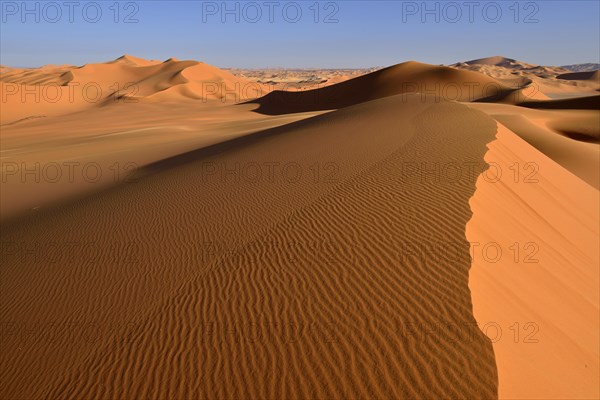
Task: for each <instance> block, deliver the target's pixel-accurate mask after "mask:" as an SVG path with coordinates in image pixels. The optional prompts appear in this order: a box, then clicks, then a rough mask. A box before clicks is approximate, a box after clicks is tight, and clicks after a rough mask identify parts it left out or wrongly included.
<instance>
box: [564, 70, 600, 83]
mask: <svg viewBox="0 0 600 400" xmlns="http://www.w3.org/2000/svg"><path fill="white" fill-rule="evenodd" d="M556 79H566V80H581V81H587V80H589V81H595V82H598V81H600V71H585V72H570V73H566V74H560V75H558V76H557V77H556Z"/></svg>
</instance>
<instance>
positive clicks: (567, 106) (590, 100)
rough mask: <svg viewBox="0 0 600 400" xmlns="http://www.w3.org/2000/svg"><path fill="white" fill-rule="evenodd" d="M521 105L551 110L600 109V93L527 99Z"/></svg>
mask: <svg viewBox="0 0 600 400" xmlns="http://www.w3.org/2000/svg"><path fill="white" fill-rule="evenodd" d="M519 105H520V106H522V107H527V108H538V109H549V110H600V95H598V96H586V97H576V98H572V99H560V100H546V101H525V102H522V103H520V104H519Z"/></svg>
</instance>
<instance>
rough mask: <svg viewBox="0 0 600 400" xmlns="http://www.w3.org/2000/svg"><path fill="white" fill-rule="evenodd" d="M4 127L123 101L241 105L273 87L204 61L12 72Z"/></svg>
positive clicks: (5, 91) (6, 84)
mask: <svg viewBox="0 0 600 400" xmlns="http://www.w3.org/2000/svg"><path fill="white" fill-rule="evenodd" d="M0 81H1V82H0V84H1V86H0V96H1V97H2V113H1V116H0V122H1V123H2V124H7V123H15V122H18V121H20V120H24V119H30V118H32V117H35V118H41V117H53V116H58V115H64V114H70V113H74V112H80V111H83V110H89V109H92V108H95V107H99V106H107V105H113V104H115V103H123V102H140V101H161V102H165V101H180V100H186V99H193V100H201V103H203V102H208V101H214V100H219V101H227V102H231V103H237V102H240V101H243V100H247V99H253V98H256V97H260V96H262V95H264V94H266V93H267V92H268V90H269V89H268V87H266V86H264V85H261V84H259V83H256V82H250V81H248V80H245V79H243V78H239V77H236V76H234V75H232V74H231V73H229V72H227V71H224V70H221V69H219V68H216V67H213V66H210V65H208V64H204V63H201V62H198V61H178V60H176V59H169V60H166V61H164V62H160V61H148V60H143V59H140V58H137V57H133V56H122V57H120V58H118V59H116V60H114V61H111V62H107V63H98V64H86V65H83V66H81V67H69V66H67V67H57V68H40V69H10V70H9V71H7V72H3V73H2V75H1V76H0Z"/></svg>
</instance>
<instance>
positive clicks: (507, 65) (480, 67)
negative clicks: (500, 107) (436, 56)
mask: <svg viewBox="0 0 600 400" xmlns="http://www.w3.org/2000/svg"><path fill="white" fill-rule="evenodd" d="M452 67H453V68H457V69H460V70H467V71H473V72H479V73H482V74H485V75H488V76H490V77H492V78H494V79H497V80H498V81H499V82H501V83H503V84H505V85H507V86H508V87H511V88H513V89H515V90H518V89H520V88H521V87H523V86H528V87H529V90H528V91H527V94H528V95H529V97H532V98H533V99H537V100H543V99H544V97H545V96H549V97H562V96H576V97H579V96H581V95H584V94H587V95H590V94H597V90H599V89H600V82H599V81H598V78H597V75H594V73H593V72H592V73H589V72H583V73H581V74H577V73H576V74H573V73H571V72H570V71H569V70H568V69H566V68H563V67H553V66H541V65H533V64H528V63H524V62H522V61H517V60H514V59H511V58H506V57H500V56H497V57H489V58H483V59H478V60H472V61H467V62H464V63H456V64H454V65H452ZM594 76H596V78H594ZM491 100H492V101H498V100H500V99H499V98H496V99H493V98H492V99H491ZM524 100H527V98H526V99H521V100H520V101H514V100H511V101H509V103H510V104H517V103H519V102H522V101H524ZM504 102H506V101H504Z"/></svg>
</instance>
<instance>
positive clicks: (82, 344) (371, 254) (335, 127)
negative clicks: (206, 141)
mask: <svg viewBox="0 0 600 400" xmlns="http://www.w3.org/2000/svg"><path fill="white" fill-rule="evenodd" d="M495 132H496V124H495V122H494V121H493V119H492V118H490V117H488V116H486V115H485V114H484V113H482V112H479V111H476V110H472V109H469V108H468V107H466V106H463V105H460V104H457V103H450V102H437V101H435V99H426V101H423V100H422V98H421V96H408V97H407V98H405V97H404V96H393V97H389V98H385V99H380V100H376V101H373V102H369V103H365V104H361V105H358V106H354V107H350V108H346V109H343V110H339V111H335V112H332V113H328V114H325V115H321V116H318V117H314V118H311V119H308V120H304V121H301V122H296V123H293V124H291V125H288V126H285V127H279V128H275V129H272V130H269V131H264V132H262V133H259V134H255V135H251V136H247V137H245V138H241V139H236V140H234V141H231V142H227V143H223V144H220V145H218V146H216V147H212V148H206V149H204V150H201V151H197V152H193V153H189V154H186V155H183V156H179V157H176V158H172V159H168V160H165V161H163V162H161V163H158V164H155V165H154V166H153V167H149V168H148V169H147V173H148V175H147V176H145V177H144V178H142V179H141V180H140V181H139V182H137V183H135V184H124V185H122V186H120V187H117V188H115V189H113V190H110V191H107V192H104V193H102V194H99V195H95V196H92V197H89V198H87V199H84V200H81V201H79V202H77V203H74V204H71V205H66V206H63V207H60V208H57V209H55V210H48V211H45V212H42V213H40V214H39V215H38V216H37V217H28V218H24V219H22V220H20V221H19V222H18V223H14V224H11V225H7V226H6V227H5V228H4V227H3V230H2V233H1V236H2V237H1V238H2V242H3V243H15V244H16V243H26V244H29V245H32V244H34V243H36V244H37V245H38V246H40V247H41V248H47V247H49V246H50V243H58V244H60V243H67V242H76V243H80V244H82V243H88V242H91V243H93V246H91V250H90V248H88V249H87V251H85V252H81V248H79V249H78V248H75V249H72V250H71V251H68V252H67V251H63V252H60V251H59V252H53V253H52V255H53V256H52V257H49V256H46V257H27V256H25V257H24V258H23V257H22V253H21V252H19V251H10V252H4V253H3V260H2V276H3V279H2V288H1V289H2V290H1V291H0V296H1V299H0V300H1V301H0V310H1V312H2V315H3V316H4V318H5V319H6V320H7V321H14V322H15V323H16V326H17V327H19V326H22V325H25V326H26V327H28V329H29V332H31V331H33V332H34V333H30V334H27V335H25V338H24V337H23V335H19V334H18V332H19V331H18V328H15V329H16V330H14V331H13V332H14V334H13V335H10V336H7V340H5V341H3V342H2V343H1V344H0V345H1V346H2V348H1V350H2V351H0V354H1V357H2V363H1V365H2V369H1V371H0V397H2V398H27V399H36V398H86V399H100V398H495V397H496V396H497V373H496V366H495V360H494V355H493V353H492V347H491V343H490V342H489V340H488V339H487V338H486V337H485V336H484V335H483V334H482V333H481V332H480V331H479V329H477V327H476V326H475V325H474V324H475V321H474V319H473V316H472V304H471V299H470V293H469V289H468V272H469V267H470V255H469V243H468V242H467V240H466V238H465V225H466V223H467V221H468V220H469V219H470V218H471V211H470V208H469V204H468V202H469V198H470V197H471V196H472V195H473V192H474V190H475V179H476V176H477V174H478V172H475V173H474V174H473V173H470V174H469V173H467V169H468V168H462V169H461V170H462V173H461V174H460V175H458V176H457V175H456V173H455V172H456V168H455V169H453V172H454V173H451V174H449V175H447V174H435V173H434V174H433V175H432V174H431V173H425V174H423V175H422V174H421V173H420V171H421V169H420V167H421V166H423V164H421V163H424V165H425V167H427V170H431V169H432V168H435V165H448V164H453V165H454V166H455V167H459V168H461V167H463V166H464V165H465V164H468V165H477V166H479V169H483V168H485V164H484V163H483V156H484V153H485V152H486V144H487V143H488V142H490V141H492V140H493V138H494V134H495ZM251 165H252V168H250V167H249V166H251ZM257 165H258V166H262V171H263V172H262V174H258V173H257V169H256V168H257ZM265 165H271V167H272V168H275V169H274V171H275V172H274V173H273V174H267V173H266V167H265ZM244 167H247V168H246V171H247V172H246V173H244V172H242V171H243V170H244V169H243V168H244ZM284 167H285V168H284ZM225 168H226V169H227V170H229V172H228V173H224V172H223V171H224V169H225ZM236 168H237V169H236ZM232 170H233V171H234V172H233V173H232V172H231V171H232ZM235 171H237V172H235ZM283 171H286V172H283ZM282 172H283V173H282ZM438 245H442V246H446V247H448V246H449V247H450V248H451V251H449V252H448V251H436V250H435V249H436V246H438ZM119 249H121V250H123V252H119V251H118V250H119ZM27 254H29V253H27ZM126 256H127V257H126ZM50 258H51V259H50ZM67 322H70V323H72V324H76V325H69V326H70V328H69V329H67V331H68V332H69V333H71V334H73V335H74V336H73V337H68V338H67V337H66V334H64V333H62V334H60V333H59V334H57V335H54V336H53V340H46V336H44V335H43V333H44V327H45V326H47V325H48V324H49V323H54V324H56V325H57V326H63V325H64V324H65V323H67ZM90 323H93V324H94V325H93V326H94V327H95V330H93V331H92V332H93V333H95V335H93V336H92V337H93V338H94V340H91V339H90V332H89V331H87V330H86V333H87V335H85V338H87V340H84V338H82V336H84V335H82V332H81V331H82V328H81V327H85V326H88V325H89V324H90ZM34 324H37V325H34ZM77 324H78V325H77ZM86 324H87V325H86ZM31 326H36V327H37V329H31ZM119 328H123V329H119ZM59 332H62V331H59ZM66 344H68V345H66ZM58 366H60V368H58Z"/></svg>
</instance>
